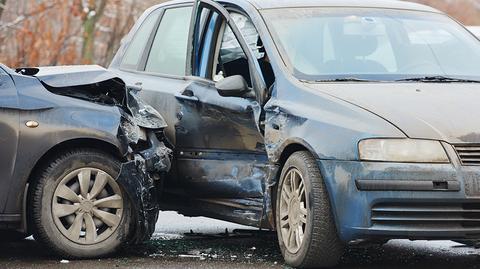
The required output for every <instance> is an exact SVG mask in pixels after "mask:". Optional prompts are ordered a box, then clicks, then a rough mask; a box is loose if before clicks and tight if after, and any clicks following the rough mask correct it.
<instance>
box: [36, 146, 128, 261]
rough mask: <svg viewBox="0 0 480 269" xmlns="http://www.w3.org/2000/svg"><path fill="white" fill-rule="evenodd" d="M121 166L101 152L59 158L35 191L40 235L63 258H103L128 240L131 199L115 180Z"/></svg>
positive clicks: (42, 241)
mask: <svg viewBox="0 0 480 269" xmlns="http://www.w3.org/2000/svg"><path fill="white" fill-rule="evenodd" d="M119 171H120V162H119V161H118V160H116V159H115V158H114V157H112V156H110V155H108V154H105V153H103V152H99V151H96V150H76V151H71V152H67V153H65V154H62V155H60V156H58V157H56V158H55V159H54V160H52V161H51V162H50V164H49V165H48V166H46V167H45V168H44V169H43V170H42V171H41V172H40V174H39V177H38V179H37V180H36V181H35V183H34V185H33V191H32V193H31V195H32V197H31V201H32V208H31V214H32V220H33V225H34V237H35V239H37V240H38V241H40V242H41V243H44V244H45V245H47V246H48V247H50V248H51V249H52V250H53V251H55V252H56V253H57V254H59V255H61V256H65V257H72V258H94V257H101V256H105V255H108V254H111V253H112V252H114V251H116V250H117V249H118V248H119V247H120V246H121V245H122V244H123V243H125V242H126V241H127V240H128V236H129V234H130V232H131V227H132V225H131V224H132V218H131V216H132V214H131V208H130V201H129V200H128V198H127V196H126V195H125V192H124V191H123V189H122V187H121V186H120V185H119V184H118V182H116V180H115V178H116V177H117V176H118V172H119Z"/></svg>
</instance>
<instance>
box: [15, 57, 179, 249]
mask: <svg viewBox="0 0 480 269" xmlns="http://www.w3.org/2000/svg"><path fill="white" fill-rule="evenodd" d="M16 72H17V73H19V74H22V75H26V76H33V77H36V78H37V79H38V80H40V82H41V83H42V85H43V86H44V87H45V88H46V89H47V90H48V91H50V92H51V93H54V94H56V95H61V96H67V97H73V98H77V99H80V100H84V101H88V102H91V103H96V104H100V105H108V106H113V107H118V113H117V114H115V116H114V118H115V120H116V121H118V130H117V131H116V138H117V141H118V147H119V150H120V152H121V155H123V156H122V157H123V160H124V163H123V164H122V167H121V171H120V173H119V176H118V178H117V181H118V182H120V183H121V185H122V186H123V188H124V189H125V191H126V193H127V195H128V196H129V198H130V200H131V201H132V206H133V211H132V212H135V215H136V227H135V228H136V229H135V233H134V234H133V238H131V239H130V242H131V243H139V242H141V241H144V240H145V239H148V238H149V237H150V236H151V235H152V233H153V231H154V229H155V223H156V220H157V216H158V211H159V206H158V197H157V196H158V194H159V193H160V192H159V189H161V186H162V184H163V183H162V181H163V177H164V176H165V174H166V173H167V172H168V171H169V170H170V167H171V157H172V151H171V150H170V149H169V148H168V147H167V146H166V145H165V144H166V143H167V144H168V142H167V141H166V140H165V136H164V133H163V130H164V129H165V128H166V127H167V124H166V122H165V120H164V118H163V117H162V116H161V115H160V114H159V113H158V112H157V111H156V110H155V109H153V108H152V107H151V106H149V105H147V104H146V103H145V102H143V101H142V100H141V99H140V98H139V97H138V92H139V89H135V88H127V87H126V85H125V83H124V82H123V81H122V80H121V79H120V78H118V77H116V76H115V75H114V74H113V73H111V72H109V71H107V70H106V69H103V68H101V67H98V66H71V67H45V68H20V69H17V70H16Z"/></svg>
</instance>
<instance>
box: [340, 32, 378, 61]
mask: <svg viewBox="0 0 480 269" xmlns="http://www.w3.org/2000/svg"><path fill="white" fill-rule="evenodd" d="M342 39H343V40H342V54H343V55H345V56H344V57H345V58H352V57H359V56H360V57H365V56H368V55H371V54H372V53H374V52H375V51H376V50H377V48H378V39H377V37H376V36H374V35H344V36H343V38H342Z"/></svg>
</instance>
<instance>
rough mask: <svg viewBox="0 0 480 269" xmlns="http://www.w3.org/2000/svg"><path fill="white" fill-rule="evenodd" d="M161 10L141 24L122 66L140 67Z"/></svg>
mask: <svg viewBox="0 0 480 269" xmlns="http://www.w3.org/2000/svg"><path fill="white" fill-rule="evenodd" d="M160 12H161V10H157V11H154V12H153V13H152V14H150V15H149V16H148V17H147V18H146V19H145V21H144V22H143V23H142V26H140V28H139V29H138V31H137V32H136V34H135V36H134V38H133V39H132V41H131V43H130V45H129V46H128V49H127V52H126V53H125V56H124V57H123V61H122V64H121V67H122V68H125V69H132V70H136V69H137V68H138V65H139V64H140V60H141V59H142V55H143V52H144V50H145V47H146V46H147V43H148V40H149V39H150V36H151V34H152V32H153V28H154V27H155V24H156V23H157V21H158V16H159V15H160Z"/></svg>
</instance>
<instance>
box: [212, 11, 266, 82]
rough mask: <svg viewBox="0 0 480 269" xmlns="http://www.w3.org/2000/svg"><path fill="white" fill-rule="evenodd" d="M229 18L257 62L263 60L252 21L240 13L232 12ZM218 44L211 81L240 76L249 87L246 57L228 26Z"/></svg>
mask: <svg viewBox="0 0 480 269" xmlns="http://www.w3.org/2000/svg"><path fill="white" fill-rule="evenodd" d="M230 16H231V18H232V20H233V23H235V25H236V26H237V27H238V29H239V30H240V32H241V33H242V36H243V38H244V39H245V42H246V43H247V44H248V46H249V48H250V49H251V50H252V51H253V53H254V55H255V56H256V58H257V59H258V60H261V59H263V58H264V57H265V53H264V52H261V47H259V46H258V45H259V43H261V42H260V37H259V34H258V32H257V30H256V29H255V26H254V25H253V23H252V21H251V20H250V19H249V18H248V17H246V16H245V15H243V14H240V13H235V12H233V13H231V14H230ZM220 42H221V44H220V51H219V55H218V59H217V65H216V67H215V68H216V70H215V74H216V75H215V76H214V77H213V80H214V81H220V80H222V79H224V78H226V77H230V76H234V75H241V76H243V77H244V78H245V80H246V81H247V83H248V85H249V86H251V77H250V69H249V64H248V60H247V56H246V54H245V52H244V51H243V49H242V47H241V45H240V43H239V41H238V39H237V37H236V36H235V34H234V33H233V31H232V29H231V28H230V26H228V25H226V26H225V28H224V32H223V34H222V35H221V41H220Z"/></svg>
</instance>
